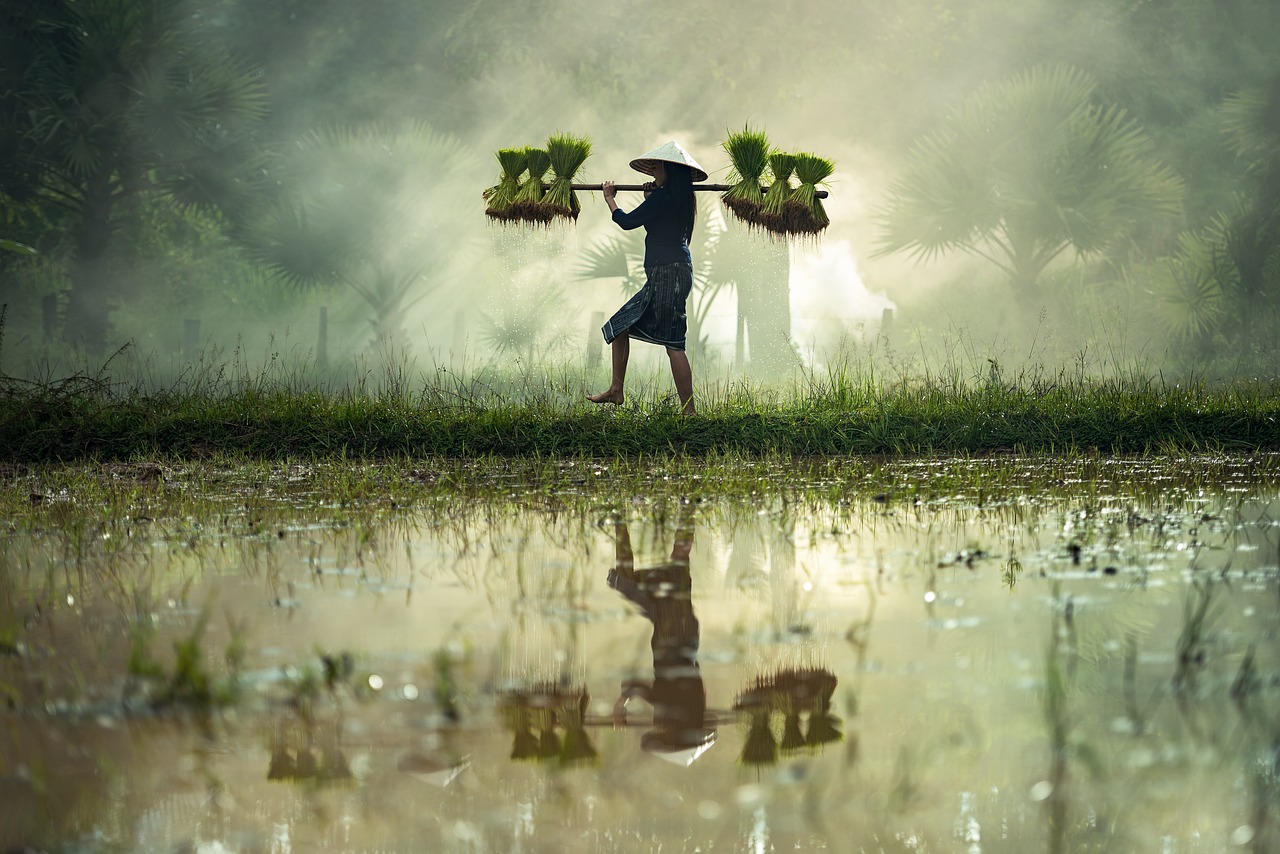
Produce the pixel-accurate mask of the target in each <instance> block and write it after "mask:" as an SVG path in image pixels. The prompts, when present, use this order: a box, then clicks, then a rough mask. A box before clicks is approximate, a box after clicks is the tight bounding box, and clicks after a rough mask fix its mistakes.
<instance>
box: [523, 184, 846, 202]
mask: <svg viewBox="0 0 1280 854" xmlns="http://www.w3.org/2000/svg"><path fill="white" fill-rule="evenodd" d="M569 186H570V188H572V189H574V190H583V191H587V192H590V191H591V190H595V191H596V192H599V191H600V190H602V189H603V186H602V185H601V184H570V185H569ZM614 186H615V187H616V188H617V189H619V190H622V191H623V192H637V193H639V192H642V191H644V190H645V189H647V188H646V187H645V185H644V184H615V185H614ZM547 187H548V185H547V184H543V185H542V188H543V189H544V190H545V189H547ZM693 189H694V192H698V193H723V192H726V191H727V190H730V189H732V185H731V184H694V185H693ZM767 189H769V188H768V187H761V188H760V192H762V193H763V192H764V191H765V190H767ZM814 195H815V196H817V197H818V198H820V199H825V198H826V197H827V191H826V190H818V191H817V192H815V193H814Z"/></svg>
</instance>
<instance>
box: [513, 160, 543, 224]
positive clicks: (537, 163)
mask: <svg viewBox="0 0 1280 854" xmlns="http://www.w3.org/2000/svg"><path fill="white" fill-rule="evenodd" d="M524 156H525V166H526V168H527V169H528V170H529V177H528V179H527V180H525V182H524V184H522V185H521V186H520V192H519V193H517V194H516V197H515V201H514V202H512V205H511V207H510V209H509V215H508V217H507V219H515V220H524V221H526V222H550V221H551V209H550V208H549V207H548V206H547V204H546V197H545V193H544V191H543V188H542V182H543V179H544V177H545V176H546V174H547V170H548V169H550V168H551V158H550V157H549V156H548V155H547V152H545V151H543V150H542V149H541V148H526V149H525V150H524Z"/></svg>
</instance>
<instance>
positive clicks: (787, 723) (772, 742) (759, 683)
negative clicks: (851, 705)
mask: <svg viewBox="0 0 1280 854" xmlns="http://www.w3.org/2000/svg"><path fill="white" fill-rule="evenodd" d="M835 690H836V677H835V675H834V674H833V673H831V671H829V670H826V669H825V668H812V667H808V668H795V669H786V670H780V671H778V672H776V673H774V674H773V675H771V676H764V677H761V678H759V679H757V680H755V682H753V683H752V685H751V686H750V687H749V688H747V690H745V691H743V692H742V693H741V694H740V695H738V697H737V699H736V700H734V703H733V708H734V711H736V712H739V713H744V714H746V715H747V716H748V718H749V722H748V728H747V737H746V740H745V742H744V744H743V748H742V757H741V759H742V763H743V764H744V765H772V764H773V763H774V762H776V761H777V760H778V751H779V749H781V751H782V752H783V753H784V754H788V753H795V752H797V751H799V750H803V749H809V750H816V749H818V748H821V747H822V746H823V745H824V744H830V743H831V742H835V741H839V740H840V739H841V738H843V735H842V734H841V732H840V729H839V725H840V719H839V718H837V717H835V715H833V714H832V713H831V697H832V695H833V694H834V693H835ZM775 717H778V718H781V720H782V737H781V739H779V738H778V737H777V735H776V731H775V728H774V723H773V721H774V719H775ZM806 724H807V726H806Z"/></svg>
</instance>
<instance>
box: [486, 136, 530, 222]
mask: <svg viewBox="0 0 1280 854" xmlns="http://www.w3.org/2000/svg"><path fill="white" fill-rule="evenodd" d="M497 157H498V163H499V165H500V166H501V167H502V173H501V174H500V175H499V176H498V183H497V184H495V185H493V186H492V187H490V188H489V189H487V190H485V191H484V200H485V201H486V202H488V205H487V206H486V207H485V210H484V212H485V214H486V215H487V216H488V217H489V218H491V219H496V220H506V219H509V218H510V216H511V205H512V204H514V202H515V200H516V196H517V195H518V194H519V193H520V176H521V175H523V174H524V172H525V170H526V169H528V168H529V155H528V152H527V150H526V149H523V148H502V149H499V150H498V153H497Z"/></svg>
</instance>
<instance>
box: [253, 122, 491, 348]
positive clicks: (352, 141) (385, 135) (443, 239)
mask: <svg viewBox="0 0 1280 854" xmlns="http://www.w3.org/2000/svg"><path fill="white" fill-rule="evenodd" d="M471 160H472V158H471V156H470V154H469V153H468V152H467V151H466V149H464V148H463V147H462V145H461V144H460V143H458V142H457V141H456V140H454V139H453V138H452V137H450V136H447V135H444V134H441V133H438V132H436V131H434V130H432V129H431V128H430V127H428V126H427V125H425V124H422V123H419V122H411V123H409V124H407V125H404V126H401V127H392V126H388V125H374V126H369V127H361V128H346V127H338V128H329V129H325V130H319V131H314V132H312V133H309V134H307V135H305V136H304V137H303V138H302V139H301V140H299V141H298V142H297V144H296V145H295V146H294V153H293V156H292V157H291V158H290V160H289V161H288V162H287V163H285V164H282V166H281V167H280V170H279V172H280V175H279V180H280V182H281V192H280V197H279V199H278V200H277V203H276V205H275V207H274V208H273V209H271V210H270V211H269V212H267V214H266V215H264V216H263V217H262V218H261V219H260V220H259V221H258V222H257V223H256V224H255V225H254V227H253V228H252V229H251V230H250V231H249V233H248V234H247V235H246V239H247V240H248V241H249V242H250V246H251V252H252V254H253V255H254V256H255V257H256V258H257V259H258V260H259V261H261V262H262V263H264V264H265V265H266V266H268V267H269V268H271V269H273V270H275V271H276V272H277V273H279V274H280V275H281V276H283V277H284V279H285V280H286V281H288V282H290V283H291V284H293V285H296V286H298V287H304V288H305V287H315V286H327V285H340V286H343V287H346V288H348V289H349V290H351V291H352V292H354V293H355V294H356V295H357V296H358V297H359V298H360V299H361V300H363V301H364V303H365V304H366V305H367V306H368V308H369V310H370V318H369V322H370V325H371V327H372V330H373V339H372V344H373V345H374V347H376V348H392V349H394V348H398V347H399V346H400V345H401V344H402V343H403V342H404V330H403V323H404V319H405V313H406V312H407V311H408V309H409V308H411V307H412V306H413V305H415V304H416V303H418V302H419V301H420V300H422V299H424V298H425V297H426V296H427V295H428V294H429V293H430V292H431V291H432V290H433V289H434V288H435V287H437V286H438V285H439V284H441V282H442V279H443V278H444V273H445V270H446V267H447V265H448V263H449V260H450V259H451V258H452V257H454V256H455V255H457V254H458V253H459V251H460V250H461V249H463V248H464V247H463V245H462V242H461V241H462V235H463V233H464V232H463V230H462V225H461V220H460V219H459V217H457V216H456V215H455V212H456V210H457V209H458V207H459V206H460V205H461V204H463V203H464V200H466V201H471V200H472V199H471V195H474V193H468V192H467V190H473V189H474V187H473V186H469V185H467V184H466V182H465V180H464V179H465V178H466V177H468V173H467V172H466V170H467V167H469V166H470V165H471Z"/></svg>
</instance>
